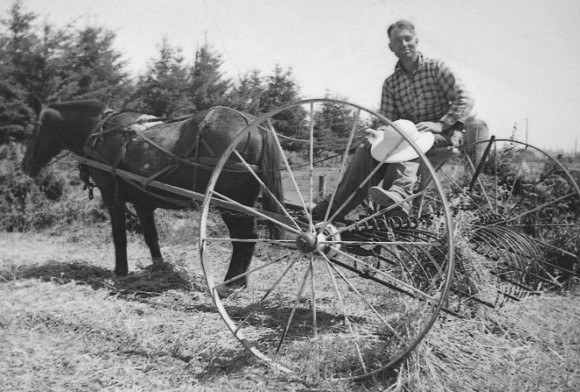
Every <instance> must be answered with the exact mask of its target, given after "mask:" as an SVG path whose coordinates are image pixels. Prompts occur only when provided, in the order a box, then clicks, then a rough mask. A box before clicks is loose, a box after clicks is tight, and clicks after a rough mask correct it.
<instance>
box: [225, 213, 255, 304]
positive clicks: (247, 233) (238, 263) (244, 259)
mask: <svg viewBox="0 0 580 392" xmlns="http://www.w3.org/2000/svg"><path fill="white" fill-rule="evenodd" d="M222 218H223V220H224V222H225V224H226V226H227V227H228V230H229V232H230V238H232V239H233V240H234V241H232V246H233V252H232V258H231V261H230V266H229V268H228V272H227V274H226V277H225V280H226V281H228V280H230V279H233V278H235V277H236V276H239V275H241V274H243V273H244V272H246V271H247V270H248V268H249V267H250V262H251V261H252V255H253V254H254V247H255V243H254V242H239V241H235V239H257V238H258V236H257V233H256V223H255V221H254V218H252V217H247V216H234V215H228V214H223V215H222ZM247 284H248V281H247V278H246V276H242V277H240V278H238V279H236V280H234V281H233V282H230V283H228V284H227V286H228V287H229V288H231V289H236V288H242V287H246V285H247ZM226 291H227V290H226ZM224 294H226V293H224ZM226 295H227V294H226Z"/></svg>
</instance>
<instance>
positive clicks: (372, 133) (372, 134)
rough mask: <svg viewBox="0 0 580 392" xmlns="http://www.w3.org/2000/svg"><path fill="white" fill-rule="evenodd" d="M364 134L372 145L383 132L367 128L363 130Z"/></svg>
mask: <svg viewBox="0 0 580 392" xmlns="http://www.w3.org/2000/svg"><path fill="white" fill-rule="evenodd" d="M365 132H366V134H367V139H368V140H369V142H371V143H374V141H375V140H377V138H378V137H379V136H380V134H381V133H383V131H382V130H381V129H380V128H379V129H378V130H377V129H372V128H367V129H365Z"/></svg>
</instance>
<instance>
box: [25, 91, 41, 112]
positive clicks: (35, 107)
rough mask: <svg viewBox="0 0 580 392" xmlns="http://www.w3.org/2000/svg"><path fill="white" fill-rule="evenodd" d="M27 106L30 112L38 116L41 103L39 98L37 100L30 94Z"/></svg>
mask: <svg viewBox="0 0 580 392" xmlns="http://www.w3.org/2000/svg"><path fill="white" fill-rule="evenodd" d="M28 106H30V107H31V108H32V110H34V113H36V115H37V116H39V115H40V112H41V111H42V102H41V101H40V98H38V97H37V96H36V95H34V94H31V95H30V96H29V97H28Z"/></svg>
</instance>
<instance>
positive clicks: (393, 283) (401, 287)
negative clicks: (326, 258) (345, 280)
mask: <svg viewBox="0 0 580 392" xmlns="http://www.w3.org/2000/svg"><path fill="white" fill-rule="evenodd" d="M333 249H334V250H335V251H337V252H338V253H340V254H342V255H343V256H345V257H347V258H349V259H351V260H353V261H355V262H356V263H360V264H361V265H364V266H365V267H367V268H368V269H369V270H371V271H373V272H376V273H377V274H379V275H381V276H383V277H384V278H385V279H386V280H388V281H384V283H385V284H387V285H388V287H390V288H392V289H394V290H396V291H398V292H400V293H403V294H407V295H409V296H411V297H418V298H421V299H424V300H426V301H431V302H437V298H435V297H432V296H430V295H428V294H425V293H424V292H422V291H421V290H418V289H416V288H415V287H413V286H410V285H409V284H407V283H405V282H403V281H401V280H399V279H396V278H393V277H392V276H390V275H389V274H387V273H385V272H384V271H381V270H379V269H377V268H375V267H374V266H372V265H370V264H368V263H367V262H365V261H363V260H360V259H358V258H356V257H354V256H351V255H350V254H348V253H346V252H343V251H342V250H340V249H338V248H333ZM332 263H333V264H338V265H341V266H345V264H343V263H340V262H338V261H337V260H332ZM407 290H408V291H407Z"/></svg>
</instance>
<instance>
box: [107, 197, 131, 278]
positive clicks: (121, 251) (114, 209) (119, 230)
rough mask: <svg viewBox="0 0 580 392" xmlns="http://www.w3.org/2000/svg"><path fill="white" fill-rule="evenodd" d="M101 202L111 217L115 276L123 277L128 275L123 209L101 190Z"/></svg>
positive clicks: (113, 198) (114, 199)
mask: <svg viewBox="0 0 580 392" xmlns="http://www.w3.org/2000/svg"><path fill="white" fill-rule="evenodd" d="M101 194H102V196H103V201H104V202H105V206H107V210H108V211H109V215H110V217H111V227H112V229H113V243H114V244H115V274H116V275H119V276H125V275H127V273H129V266H128V265H127V232H126V224H127V222H126V221H125V219H126V216H125V209H124V206H123V205H122V204H119V203H117V201H116V198H115V197H114V196H113V195H112V194H109V193H107V192H103V191H102V190H101Z"/></svg>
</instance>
